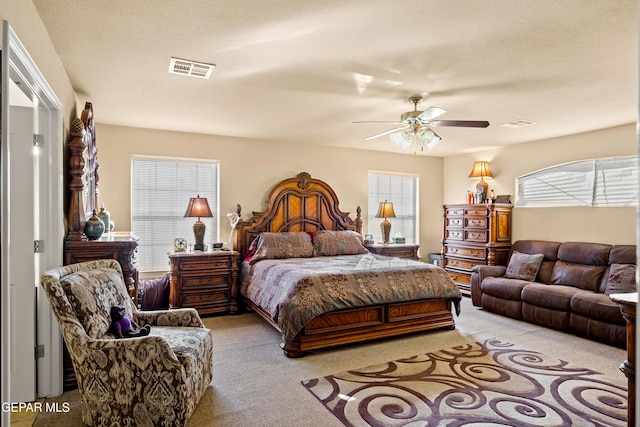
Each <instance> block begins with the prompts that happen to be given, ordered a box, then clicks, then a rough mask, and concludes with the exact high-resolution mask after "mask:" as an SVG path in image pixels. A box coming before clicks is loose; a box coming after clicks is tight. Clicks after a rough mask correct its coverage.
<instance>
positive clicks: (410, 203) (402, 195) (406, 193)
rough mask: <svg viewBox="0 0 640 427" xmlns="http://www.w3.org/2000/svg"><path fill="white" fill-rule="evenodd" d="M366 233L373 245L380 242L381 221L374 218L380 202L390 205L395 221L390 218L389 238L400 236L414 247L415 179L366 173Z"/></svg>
mask: <svg viewBox="0 0 640 427" xmlns="http://www.w3.org/2000/svg"><path fill="white" fill-rule="evenodd" d="M368 196H369V197H368V204H369V207H368V215H367V230H368V231H367V233H368V234H373V237H374V239H375V240H376V241H382V231H381V230H380V223H381V222H382V221H383V220H382V218H376V217H375V215H376V213H377V212H378V206H379V205H380V202H384V201H385V200H387V201H389V202H391V203H393V210H394V212H395V214H396V217H395V218H390V219H389V221H390V222H391V235H390V237H391V238H393V237H394V236H395V235H396V233H400V234H401V235H402V236H404V238H405V239H406V240H405V241H406V243H412V244H415V243H417V234H418V230H417V216H418V177H417V176H415V175H408V174H397V173H390V172H373V171H370V172H369V195H368Z"/></svg>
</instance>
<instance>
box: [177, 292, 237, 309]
mask: <svg viewBox="0 0 640 427" xmlns="http://www.w3.org/2000/svg"><path fill="white" fill-rule="evenodd" d="M227 302H229V290H228V289H219V290H210V291H201V292H185V293H183V294H182V305H183V306H185V307H196V308H197V307H198V306H203V305H204V306H206V305H209V304H212V303H222V304H225V303H227Z"/></svg>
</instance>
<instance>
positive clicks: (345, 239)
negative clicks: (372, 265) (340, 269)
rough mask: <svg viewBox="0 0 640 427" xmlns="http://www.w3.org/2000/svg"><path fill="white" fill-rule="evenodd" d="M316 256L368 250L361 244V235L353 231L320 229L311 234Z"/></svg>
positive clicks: (359, 252)
mask: <svg viewBox="0 0 640 427" xmlns="http://www.w3.org/2000/svg"><path fill="white" fill-rule="evenodd" d="M313 246H314V248H315V254H316V256H337V255H358V254H366V253H368V252H369V251H368V250H367V248H365V247H364V246H363V245H362V236H361V235H360V234H358V233H356V232H355V231H350V230H343V231H331V230H321V231H317V232H316V233H315V234H314V235H313Z"/></svg>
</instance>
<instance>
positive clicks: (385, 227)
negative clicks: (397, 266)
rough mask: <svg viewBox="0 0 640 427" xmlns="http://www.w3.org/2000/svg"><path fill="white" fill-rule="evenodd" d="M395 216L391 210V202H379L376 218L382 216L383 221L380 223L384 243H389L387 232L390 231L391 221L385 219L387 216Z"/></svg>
mask: <svg viewBox="0 0 640 427" xmlns="http://www.w3.org/2000/svg"><path fill="white" fill-rule="evenodd" d="M395 217H396V213H395V212H394V211H393V203H391V202H387V201H386V200H385V201H384V202H380V206H379V207H378V213H377V214H376V218H384V221H382V222H381V223H380V229H381V230H382V237H383V239H384V243H389V233H391V223H390V222H389V221H387V218H395Z"/></svg>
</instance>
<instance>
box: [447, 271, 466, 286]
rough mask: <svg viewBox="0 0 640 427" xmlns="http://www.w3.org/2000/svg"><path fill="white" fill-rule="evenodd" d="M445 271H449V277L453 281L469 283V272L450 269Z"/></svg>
mask: <svg viewBox="0 0 640 427" xmlns="http://www.w3.org/2000/svg"><path fill="white" fill-rule="evenodd" d="M447 273H449V277H451V278H452V279H453V281H454V282H457V283H466V284H471V275H470V274H465V273H462V272H458V271H451V270H447Z"/></svg>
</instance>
